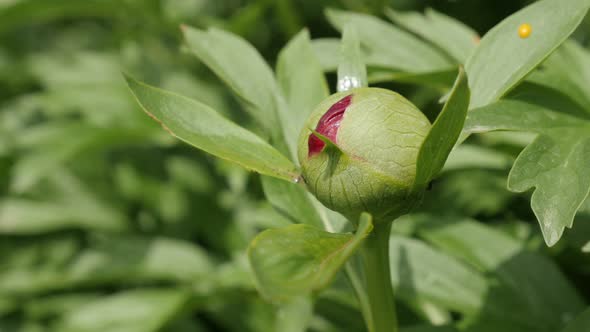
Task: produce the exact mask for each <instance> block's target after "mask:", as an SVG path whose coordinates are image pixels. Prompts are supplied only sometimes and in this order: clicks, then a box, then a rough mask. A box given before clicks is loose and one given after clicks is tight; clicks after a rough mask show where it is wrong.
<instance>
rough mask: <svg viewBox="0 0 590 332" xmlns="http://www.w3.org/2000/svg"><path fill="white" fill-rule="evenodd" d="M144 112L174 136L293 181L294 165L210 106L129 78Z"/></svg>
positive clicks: (246, 165) (247, 166) (218, 154)
mask: <svg viewBox="0 0 590 332" xmlns="http://www.w3.org/2000/svg"><path fill="white" fill-rule="evenodd" d="M127 83H128V84H129V88H130V89H131V91H132V92H133V94H134V95H135V97H136V98H137V101H138V102H139V104H140V105H141V106H142V108H143V109H144V111H145V112H146V113H148V115H150V116H151V117H153V118H154V119H155V120H156V121H158V122H160V123H161V124H162V126H163V127H164V129H166V130H167V131H168V132H170V134H172V135H173V136H175V137H177V138H179V139H181V140H183V141H185V142H187V143H189V144H191V145H193V146H195V147H197V148H199V149H202V150H204V151H206V152H209V153H211V154H213V155H215V156H217V157H219V158H222V159H226V160H229V161H232V162H234V163H236V164H239V165H241V166H243V167H245V168H247V169H250V170H253V171H256V172H259V173H261V174H264V175H270V176H274V177H277V178H280V179H285V180H288V181H292V180H293V179H295V178H297V176H298V174H297V171H296V169H295V166H294V165H293V163H291V161H289V159H287V158H286V157H284V156H283V155H282V154H281V153H280V152H278V151H277V150H275V149H274V148H273V147H272V146H270V145H269V144H268V143H266V142H265V141H264V140H262V139H261V138H260V137H258V136H256V135H254V134H253V133H251V132H249V131H248V130H246V129H244V128H242V127H240V126H237V125H236V124H234V123H232V122H231V121H229V120H227V119H225V118H224V117H222V116H221V115H219V114H218V113H217V112H215V111H214V110H212V109H211V108H209V107H208V106H206V105H204V104H201V103H199V102H196V101H194V100H191V99H188V98H186V97H183V96H180V95H177V94H174V93H171V92H168V91H164V90H161V89H158V88H155V87H151V86H149V85H146V84H144V83H141V82H138V81H136V80H134V79H132V78H130V77H127Z"/></svg>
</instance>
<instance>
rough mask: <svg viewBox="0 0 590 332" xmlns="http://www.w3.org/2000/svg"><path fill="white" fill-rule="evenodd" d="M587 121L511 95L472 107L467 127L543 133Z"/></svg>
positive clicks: (481, 130)
mask: <svg viewBox="0 0 590 332" xmlns="http://www.w3.org/2000/svg"><path fill="white" fill-rule="evenodd" d="M585 123H586V122H585V121H583V120H582V119H580V118H577V117H573V116H571V115H568V114H565V113H561V112H556V111H554V110H550V109H548V108H546V107H543V106H538V105H534V104H530V103H527V102H523V101H518V100H509V99H507V100H500V101H498V102H495V103H493V104H489V105H487V106H484V107H481V108H476V109H474V110H472V111H470V112H469V113H468V114H467V119H465V127H464V129H463V131H464V132H466V133H485V132H488V131H494V130H514V131H532V132H537V133H541V132H544V131H546V130H551V129H554V128H570V127H572V128H576V127H583V126H584V125H585Z"/></svg>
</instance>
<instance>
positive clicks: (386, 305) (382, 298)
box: [361, 222, 398, 332]
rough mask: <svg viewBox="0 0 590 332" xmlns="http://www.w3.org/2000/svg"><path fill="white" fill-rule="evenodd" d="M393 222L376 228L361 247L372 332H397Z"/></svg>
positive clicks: (368, 324) (369, 322) (367, 322)
mask: <svg viewBox="0 0 590 332" xmlns="http://www.w3.org/2000/svg"><path fill="white" fill-rule="evenodd" d="M390 231H391V223H388V222H385V223H381V224H380V225H379V224H378V225H376V226H375V229H374V230H373V232H372V233H371V234H370V235H369V236H368V237H367V238H366V239H365V241H364V243H363V245H362V247H361V256H362V261H363V270H364V275H365V290H366V292H367V296H368V302H369V307H370V316H369V317H365V320H366V324H367V327H368V329H369V331H370V332H397V331H398V327H397V316H396V312H395V302H394V298H393V287H392V286H391V271H390V267H389V235H390Z"/></svg>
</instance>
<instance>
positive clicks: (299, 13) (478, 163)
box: [0, 0, 590, 332]
mask: <svg viewBox="0 0 590 332" xmlns="http://www.w3.org/2000/svg"><path fill="white" fill-rule="evenodd" d="M528 3H530V1H509V0H505V1H485V0H450V1H435V0H430V1H426V0H398V1H396V0H392V1H385V0H363V1H352V0H321V1H311V0H280V1H272V0H258V1H243V0H122V1H121V0H87V1H78V0H52V1H47V0H9V1H3V2H0V195H1V196H0V331H15V332H37V331H59V332H62V331H71V332H85V331H121V332H127V331H138V332H139V331H141V332H146V331H180V332H182V331H256V332H258V331H263V332H264V331H275V330H277V329H279V330H280V331H285V330H281V329H280V328H278V327H280V326H283V325H281V324H286V323H285V322H284V321H283V322H282V321H281V319H284V317H283V316H282V315H283V312H282V310H284V309H285V308H277V307H275V306H273V305H271V304H269V303H267V302H265V301H264V300H263V299H261V298H260V296H259V295H258V293H257V292H256V289H255V287H254V284H253V281H252V278H251V275H250V270H249V269H250V268H249V266H248V263H247V261H246V258H245V252H244V250H245V248H246V247H247V245H248V243H249V241H250V240H251V239H252V237H253V236H254V235H256V234H257V233H258V232H259V231H260V230H262V229H266V228H272V227H277V226H283V225H288V224H289V223H290V222H291V221H290V220H289V218H288V217H287V216H286V215H284V214H282V213H280V212H278V211H277V210H275V209H273V208H272V207H271V205H270V203H268V202H267V201H266V200H265V199H264V196H263V193H262V187H261V185H260V181H259V176H257V175H253V174H250V173H248V172H246V171H245V170H243V169H240V168H238V167H236V166H233V165H231V164H228V163H226V162H223V161H220V160H218V159H214V158H211V157H210V156H208V155H205V154H204V153H203V152H200V151H198V150H195V149H192V148H191V147H189V146H188V145H186V144H183V143H181V142H178V141H176V140H174V139H173V138H171V137H170V136H169V135H168V134H167V133H166V132H165V131H163V130H161V128H160V127H159V126H157V125H156V124H155V123H153V121H151V120H150V119H149V118H148V117H147V116H145V114H143V113H142V112H140V111H139V108H138V106H137V105H136V104H135V103H134V101H133V100H132V96H131V95H130V93H129V92H128V90H127V89H126V87H125V85H124V81H123V78H122V75H121V72H129V73H131V74H132V75H133V76H135V77H139V78H141V79H143V80H145V81H148V82H151V83H153V84H154V85H158V86H161V87H164V88H166V89H169V90H173V91H177V92H180V93H182V94H184V95H187V96H190V97H193V98H195V99H198V100H200V101H202V102H204V103H206V104H208V105H210V106H212V107H213V108H214V109H216V110H219V111H220V112H222V113H224V114H225V115H227V116H229V117H231V118H232V119H233V120H234V121H236V122H238V123H240V124H241V125H243V126H245V127H250V128H254V126H253V124H252V123H250V120H249V119H248V118H247V117H245V116H244V113H243V112H242V110H241V109H240V106H239V103H238V102H237V101H236V100H235V99H233V98H232V97H231V95H230V94H229V93H228V92H227V90H226V89H225V88H223V86H222V85H221V83H220V82H219V80H218V79H216V78H215V77H214V76H213V74H212V73H211V72H210V71H209V70H208V69H206V67H205V66H204V65H203V64H201V63H198V62H197V61H196V60H195V59H194V58H193V57H191V56H189V55H188V54H187V52H186V50H185V49H184V47H183V46H182V44H181V37H180V31H179V28H178V26H179V24H181V23H186V24H190V25H193V26H197V27H209V26H215V27H219V28H221V29H225V30H228V31H231V32H233V33H236V34H239V35H241V36H243V37H245V38H246V39H247V40H248V41H250V42H251V43H253V44H254V46H255V47H256V48H257V49H258V50H259V51H260V52H261V53H262V55H263V56H264V57H265V59H266V60H267V61H268V62H269V63H271V64H274V63H275V61H276V58H277V54H278V51H279V49H280V48H282V47H283V45H285V44H286V42H287V41H288V40H289V39H290V38H291V37H292V36H294V35H295V34H296V33H297V32H298V31H300V30H301V29H302V28H303V27H308V28H309V31H310V33H311V36H312V37H313V38H323V37H337V36H338V33H337V31H336V30H334V29H333V28H331V27H330V25H329V24H328V21H327V20H326V18H325V16H324V9H325V8H327V7H334V8H341V9H348V10H353V11H357V12H365V13H371V14H375V15H378V16H381V17H384V15H383V11H382V8H383V7H384V6H391V7H393V8H395V9H397V10H423V9H424V8H426V7H432V8H434V9H436V10H438V11H441V12H443V13H446V14H448V15H450V16H453V17H456V18H458V19H459V20H461V21H462V22H464V23H465V24H467V25H469V26H471V27H472V28H473V29H475V30H476V31H478V32H479V33H480V34H483V33H485V32H486V31H487V30H488V29H489V28H490V27H491V26H493V25H495V24H496V23H497V22H499V21H500V20H501V19H502V18H504V17H505V16H507V15H508V14H510V13H512V12H514V11H515V10H517V9H519V8H521V7H522V6H524V5H526V4H528ZM575 37H576V38H577V39H578V40H579V41H580V42H581V43H582V44H585V45H588V44H589V43H590V20H589V19H588V18H586V20H585V22H584V23H583V25H582V27H581V28H580V29H579V30H578V32H576V34H575ZM329 78H330V79H331V80H332V81H333V79H334V78H333V77H331V76H329ZM381 85H383V86H386V87H390V88H394V89H395V90H398V91H400V92H402V93H403V94H405V95H407V96H408V97H409V98H410V99H412V101H414V102H415V103H416V104H417V105H418V106H420V107H422V108H423V109H424V110H425V112H426V113H427V114H429V116H431V115H432V114H434V115H436V114H435V112H436V111H435V110H436V109H438V105H437V104H436V102H437V98H438V97H439V91H438V89H432V88H426V87H416V86H415V85H410V84H399V83H395V84H394V83H390V82H385V83H381ZM431 117H432V116H431ZM530 139H531V138H530V136H528V135H517V134H512V133H510V134H507V133H494V134H489V135H486V136H481V137H479V136H476V137H472V138H471V139H470V141H468V144H466V145H464V146H462V147H461V149H458V150H456V151H454V153H453V155H452V157H451V159H450V161H449V163H448V164H447V166H446V168H445V170H444V173H443V176H441V178H440V179H439V180H437V181H436V182H435V183H434V187H433V189H432V191H431V192H430V193H429V195H428V196H427V198H426V201H425V204H424V206H423V207H422V208H421V211H420V213H418V214H415V215H412V216H409V217H408V218H405V219H404V220H401V221H400V222H398V223H396V225H395V227H394V229H395V232H396V234H397V235H396V237H399V241H395V243H397V246H396V247H395V248H394V250H395V252H394V253H395V254H394V255H393V257H392V266H394V268H397V270H395V271H396V272H394V277H393V279H394V280H393V282H394V286H395V287H396V288H397V290H398V293H399V298H400V301H401V304H400V308H399V311H400V314H399V316H400V319H401V323H402V326H404V327H408V328H407V329H405V330H403V331H406V332H411V331H422V332H425V331H439V332H444V331H453V330H454V327H450V326H451V325H452V326H456V327H457V328H459V329H463V330H467V331H478V332H481V331H498V330H502V331H555V330H556V329H559V328H561V327H562V326H563V325H565V323H567V322H568V321H569V320H571V319H572V318H573V317H574V316H575V315H576V314H577V313H579V312H581V311H582V310H583V308H584V307H585V306H587V303H588V301H589V300H590V287H589V286H588V283H587V279H588V277H590V268H589V266H590V265H589V264H590V256H589V255H588V253H583V252H582V251H580V248H582V247H583V246H584V245H586V244H587V242H588V240H589V239H590V228H589V227H588V226H587V225H590V220H588V219H590V203H588V201H587V202H586V203H585V204H586V207H585V208H583V209H582V210H581V213H579V215H578V217H577V218H578V219H579V220H578V221H576V222H577V225H580V226H579V227H577V228H576V229H575V231H570V232H568V231H566V236H565V239H564V240H563V241H561V242H560V243H559V244H558V245H557V246H556V247H554V248H551V249H547V248H545V247H544V245H543V243H542V237H541V234H540V232H539V231H538V227H537V225H536V220H535V217H534V216H533V215H532V213H531V211H530V208H529V204H528V197H527V195H526V194H519V195H517V194H514V193H511V192H509V191H507V190H506V186H505V179H506V177H507V174H508V170H509V168H510V165H511V163H512V161H513V160H514V158H515V157H516V155H517V154H518V152H519V151H520V150H521V149H522V148H523V147H524V146H525V145H526V144H527V143H528V142H530ZM476 219H477V221H476ZM433 221H435V222H434V223H433ZM287 309H288V308H287ZM314 309H315V310H314V314H313V317H312V319H311V321H310V322H309V330H312V331H342V330H346V331H363V329H364V327H363V326H364V325H363V322H362V317H361V316H360V313H359V312H358V305H357V303H356V300H355V298H354V296H353V295H352V293H351V291H350V289H349V285H348V284H347V281H346V280H345V279H344V278H343V277H342V278H339V279H338V280H337V281H336V283H335V285H334V286H333V287H332V288H331V289H329V290H328V291H326V292H325V293H323V294H322V295H321V296H320V298H319V299H318V301H317V302H316V303H315V306H314ZM510 312H512V313H513V314H514V315H513V316H510V317H506V316H505V315H506V314H507V313H510ZM523 312H524V313H523ZM298 314H299V313H295V314H294V315H295V316H294V317H297V315H298ZM285 315H287V316H288V315H289V313H287V314H285ZM281 317H283V318H281ZM463 317H470V318H469V320H465V319H462V318H463ZM430 325H443V327H440V328H434V327H431V326H430ZM445 325H448V326H447V327H444V326H445ZM409 326H412V327H409ZM509 328H512V329H509ZM568 331H569V330H568Z"/></svg>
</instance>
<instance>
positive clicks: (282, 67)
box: [277, 30, 330, 151]
mask: <svg viewBox="0 0 590 332" xmlns="http://www.w3.org/2000/svg"><path fill="white" fill-rule="evenodd" d="M277 80H278V82H279V86H280V88H281V91H282V92H283V95H284V96H285V99H286V102H287V105H288V108H289V111H288V112H286V113H285V117H286V122H287V123H288V124H289V125H288V126H285V138H286V140H287V142H288V143H289V144H290V145H291V146H292V147H296V146H297V139H298V138H299V133H300V132H301V130H302V129H303V124H304V123H305V121H306V120H307V118H308V116H309V114H311V112H312V111H313V110H314V108H315V107H316V106H317V105H318V104H319V103H320V102H321V101H322V100H324V99H325V98H327V97H328V95H329V94H330V90H329V89H328V84H327V83H326V79H325V77H324V73H323V71H322V68H321V66H320V63H319V60H318V58H317V56H316V54H315V53H314V51H313V48H312V46H311V41H310V40H309V32H308V31H307V30H303V31H301V32H300V33H299V34H297V35H296V36H295V37H294V38H293V39H292V40H291V41H290V42H289V43H288V44H287V46H285V48H283V50H281V52H280V53H279V57H278V60H277ZM295 150H296V149H295ZM295 150H293V151H295Z"/></svg>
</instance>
